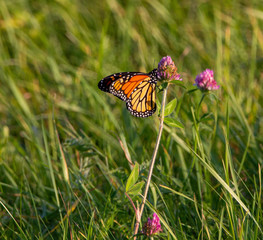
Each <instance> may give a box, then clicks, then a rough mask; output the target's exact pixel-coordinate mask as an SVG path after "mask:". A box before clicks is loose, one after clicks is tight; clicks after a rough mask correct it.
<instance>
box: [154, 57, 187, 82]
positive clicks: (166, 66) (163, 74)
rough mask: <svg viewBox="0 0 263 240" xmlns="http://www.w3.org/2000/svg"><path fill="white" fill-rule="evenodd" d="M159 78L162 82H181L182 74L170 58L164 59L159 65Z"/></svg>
mask: <svg viewBox="0 0 263 240" xmlns="http://www.w3.org/2000/svg"><path fill="white" fill-rule="evenodd" d="M157 76H158V78H159V79H160V80H180V81H182V78H181V77H180V74H178V73H177V67H176V66H175V64H174V62H173V60H172V58H171V57H170V56H166V57H163V58H162V59H161V61H160V62H159V64H158V70H157Z"/></svg>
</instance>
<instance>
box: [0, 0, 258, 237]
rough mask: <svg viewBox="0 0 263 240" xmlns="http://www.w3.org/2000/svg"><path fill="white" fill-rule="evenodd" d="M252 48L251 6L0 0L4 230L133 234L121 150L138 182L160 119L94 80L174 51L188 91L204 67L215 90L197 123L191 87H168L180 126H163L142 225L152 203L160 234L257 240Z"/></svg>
mask: <svg viewBox="0 0 263 240" xmlns="http://www.w3.org/2000/svg"><path fill="white" fill-rule="evenodd" d="M262 54H263V2H262V1H261V0H254V1H251V0H227V1H203V0H199V1H189V0H186V1H176V0H174V1H173V0H163V1H157V0H142V1H139V0H133V1H132V0H127V1H120V0H102V1H84V0H56V1H52V0H39V1H34V0H32V1H30V0H0V121H1V129H0V201H1V202H0V203H1V206H0V218H1V220H0V229H1V231H0V232H1V233H0V238H1V239H128V238H129V237H131V236H132V231H133V224H134V212H133V209H132V207H131V205H130V203H129V201H128V200H127V198H126V197H125V195H124V191H125V183H126V181H127V178H128V176H129V174H130V171H131V169H130V166H129V164H128V161H127V159H126V158H127V157H128V156H130V158H131V159H132V161H133V162H135V161H137V162H138V163H139V164H140V165H141V168H140V169H141V180H144V178H145V177H146V175H147V166H148V163H149V160H150V158H151V155H152V152H153V148H154V144H155V140H156V135H157V131H158V122H159V121H158V116H157V114H155V115H154V116H153V117H151V118H146V119H139V118H135V117H133V116H131V115H130V114H129V112H128V111H127V110H126V107H125V103H123V102H121V101H120V100H119V99H117V98H115V97H113V96H109V95H108V94H106V93H104V92H101V91H100V90H99V89H98V88H97V84H98V82H99V80H100V79H102V78H103V77H105V76H107V75H110V74H112V73H115V72H121V71H143V72H148V71H150V70H152V69H153V68H155V67H157V64H158V62H159V61H160V59H161V58H162V57H163V56H166V55H170V56H171V57H172V58H173V60H174V62H175V64H176V65H177V67H178V72H179V73H180V74H182V78H183V82H184V84H185V86H186V89H187V90H189V89H192V88H194V87H193V86H192V85H193V83H194V79H195V76H196V75H197V74H199V73H200V72H201V71H203V70H205V69H206V68H210V69H213V70H214V72H215V79H216V80H217V82H218V83H219V85H220V86H221V88H220V90H219V91H217V93H216V95H217V97H218V99H219V100H218V101H216V100H215V99H214V98H207V99H206V101H205V102H204V103H203V105H202V109H201V111H202V113H203V114H206V113H211V115H212V116H210V117H209V118H207V121H204V122H203V123H201V124H200V128H198V129H195V128H194V117H193V111H194V110H195V109H196V107H197V106H198V103H199V101H200V98H201V93H200V92H197V91H196V92H193V93H187V90H185V89H184V88H181V87H178V86H174V87H170V89H169V94H168V101H170V100H171V99H173V98H177V99H178V107H177V109H176V111H174V113H173V114H172V116H171V117H174V118H176V119H177V120H178V121H180V122H181V123H182V124H183V125H184V129H176V128H170V127H168V126H165V131H164V134H163V137H162V141H161V147H160V150H159V154H158V157H157V166H156V168H155V171H154V178H153V183H152V186H151V192H150V196H149V198H148V200H149V202H150V203H151V205H152V207H151V206H150V205H148V207H147V209H146V210H145V215H144V216H143V220H146V219H147V217H148V216H150V215H151V214H152V211H153V209H158V211H159V214H161V216H162V217H163V219H162V224H163V225H162V226H163V229H164V234H165V237H164V239H176V238H177V239H262V237H263V235H262V232H261V230H260V229H259V228H258V227H257V225H256V224H255V222H257V223H258V224H259V225H260V226H261V227H262V224H263V220H262V211H261V205H262V198H261V171H262V162H263V147H262V146H263V145H262V144H263V137H262V136H263V115H262V111H263V110H262V109H263V108H262V107H263V106H262V105H263V97H262V96H263V90H262V86H263V58H262ZM158 97H159V98H160V97H161V94H159V96H158ZM196 139H199V140H200V142H197V140H196ZM197 146H198V147H197ZM189 147H191V148H192V149H195V150H196V151H197V152H198V153H200V154H201V155H202V157H203V158H204V159H206V161H207V162H208V163H209V164H210V166H212V167H213V168H214V169H215V170H216V172H217V173H218V174H219V175H220V176H221V177H222V179H224V181H225V182H226V183H227V184H228V185H229V186H230V187H231V188H232V189H233V191H235V193H236V194H237V195H238V197H239V198H240V199H241V200H242V201H243V202H244V203H245V205H246V206H247V207H248V209H249V210H250V212H251V216H253V217H254V220H253V219H252V218H251V217H249V214H248V213H247V212H246V211H244V209H243V208H242V207H241V204H240V202H238V201H236V200H234V199H233V195H232V194H230V193H229V192H228V191H226V189H225V188H224V187H222V182H220V181H219V182H218V181H217V180H218V179H217V180H216V177H215V176H214V175H213V174H211V172H209V171H208V170H207V168H206V167H203V166H202V165H201V163H200V161H199V160H198V159H197V158H196V156H194V154H193V153H191V151H190V150H189ZM198 149H199V150H198ZM200 149H202V150H200ZM160 184H162V185H163V186H166V187H169V189H170V190H167V189H163V188H161V187H160ZM171 189H173V190H174V191H176V192H180V193H181V194H182V196H180V195H178V194H176V193H175V192H173V191H172V190H171ZM186 196H188V197H189V198H190V199H191V201H189V200H187V198H186ZM140 199H141V198H140V197H138V196H137V197H135V200H137V201H140ZM164 223H166V225H165V224H164Z"/></svg>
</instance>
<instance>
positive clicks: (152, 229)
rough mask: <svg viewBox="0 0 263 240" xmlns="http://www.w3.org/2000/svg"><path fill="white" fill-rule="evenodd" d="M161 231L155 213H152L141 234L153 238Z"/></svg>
mask: <svg viewBox="0 0 263 240" xmlns="http://www.w3.org/2000/svg"><path fill="white" fill-rule="evenodd" d="M161 231H162V228H161V224H160V219H159V217H158V215H157V214H156V213H153V218H152V219H151V218H148V221H147V222H146V223H144V225H143V227H142V234H144V235H146V236H149V237H150V236H153V235H155V234H157V233H159V232H161Z"/></svg>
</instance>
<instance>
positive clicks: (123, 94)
mask: <svg viewBox="0 0 263 240" xmlns="http://www.w3.org/2000/svg"><path fill="white" fill-rule="evenodd" d="M156 83H157V77H156V69H154V70H153V71H151V72H150V73H140V72H123V73H115V74H112V75H110V76H108V77H106V78H103V79H102V80H101V81H100V82H99V84H98V87H99V89H101V90H102V91H105V92H109V93H112V94H113V95H115V96H117V97H118V98H120V99H121V100H123V101H125V102H126V106H127V108H128V110H129V111H130V112H131V114H132V115H134V116H136V117H149V116H151V115H152V114H153V113H154V112H155V110H156V104H155V88H156Z"/></svg>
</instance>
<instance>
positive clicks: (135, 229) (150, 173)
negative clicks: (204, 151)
mask: <svg viewBox="0 0 263 240" xmlns="http://www.w3.org/2000/svg"><path fill="white" fill-rule="evenodd" d="M168 87H169V83H168V85H167V87H166V88H165V89H164V91H163V99H162V106H161V117H160V126H159V133H158V136H157V140H156V143H155V148H154V152H153V156H152V160H151V165H150V169H149V174H148V178H147V182H146V186H145V190H144V194H143V200H142V205H141V209H138V214H136V215H137V216H138V217H137V218H136V223H135V227H134V235H136V234H137V233H138V230H139V225H140V222H141V218H142V213H143V209H144V205H145V202H146V198H147V194H148V190H149V186H150V182H151V178H152V173H153V167H154V163H155V159H156V155H157V152H158V149H159V145H160V140H161V136H162V132H163V120H164V108H165V102H166V96H167V90H168ZM134 240H136V236H135V237H134Z"/></svg>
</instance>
